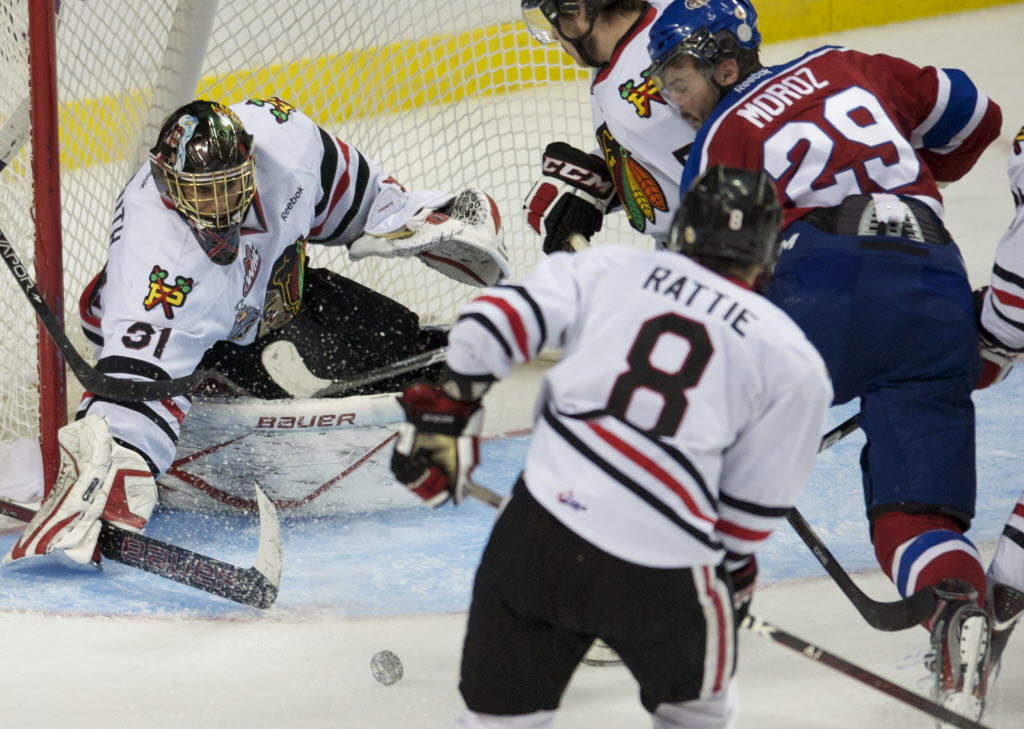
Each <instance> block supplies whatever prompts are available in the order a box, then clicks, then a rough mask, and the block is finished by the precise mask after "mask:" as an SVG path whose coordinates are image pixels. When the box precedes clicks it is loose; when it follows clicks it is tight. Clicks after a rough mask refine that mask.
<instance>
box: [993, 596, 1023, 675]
mask: <svg viewBox="0 0 1024 729" xmlns="http://www.w3.org/2000/svg"><path fill="white" fill-rule="evenodd" d="M988 606H989V613H990V614H991V620H992V644H991V646H990V648H989V659H988V666H989V669H988V676H989V680H990V681H994V680H995V678H996V676H997V675H998V674H999V659H1000V658H1001V657H1002V655H1003V649H1004V648H1006V643H1007V641H1009V640H1010V633H1012V632H1013V628H1014V626H1016V625H1017V623H1019V622H1020V618H1021V615H1024V592H1021V591H1020V590H1017V589H1014V588H1012V587H1010V586H1009V585H1004V584H1002V583H998V582H997V583H995V584H991V583H990V585H989V597H988Z"/></svg>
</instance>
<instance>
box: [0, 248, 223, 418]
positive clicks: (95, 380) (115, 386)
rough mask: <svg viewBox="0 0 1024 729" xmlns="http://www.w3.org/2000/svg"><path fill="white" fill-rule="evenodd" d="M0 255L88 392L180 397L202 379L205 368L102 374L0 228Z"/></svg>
mask: <svg viewBox="0 0 1024 729" xmlns="http://www.w3.org/2000/svg"><path fill="white" fill-rule="evenodd" d="M0 258H3V259H4V263H6V264H7V268H8V269H9V270H10V272H11V273H12V274H13V275H14V278H15V279H17V281H18V285H19V286H20V287H21V290H22V292H23V293H24V294H25V297H26V298H27V299H28V303H30V304H31V305H32V308H33V309H35V312H36V316H38V317H39V320H40V321H41V322H42V323H43V326H44V327H46V332H47V334H49V335H50V339H52V340H53V343H54V344H55V345H56V346H57V349H59V350H60V353H61V355H62V356H63V357H64V359H65V360H66V361H67V363H68V366H69V367H70V368H71V371H72V372H74V373H75V377H77V378H78V381H79V382H81V383H82V387H84V388H85V389H86V390H87V391H89V392H91V393H93V394H94V395H100V396H101V397H108V398H110V399H112V400H130V401H147V400H163V399H165V398H169V397H178V396H179V395H185V394H187V393H188V392H190V391H191V390H192V389H193V388H194V387H195V386H196V385H198V384H199V382H200V381H201V380H202V379H203V374H204V372H203V370H196V371H195V372H193V373H192V374H191V375H188V376H187V377H176V378H174V379H170V380H157V381H154V382H135V381H134V380H126V379H122V378H120V377H111V376H110V375H106V374H103V373H102V372H100V371H99V370H98V369H96V368H95V367H93V366H92V365H90V364H89V363H88V362H86V361H85V358H84V357H82V355H81V354H79V353H78V350H77V349H75V345H73V344H72V343H71V340H70V339H68V335H67V334H65V333H64V327H63V326H61V323H60V321H58V319H57V317H56V315H55V314H54V313H53V312H52V311H51V310H50V307H48V306H47V305H46V302H45V301H43V296H42V294H40V293H39V290H38V289H36V284H35V281H33V280H32V277H31V276H29V274H28V269H26V268H25V265H24V264H23V263H22V262H21V258H19V257H18V254H17V253H16V252H15V250H14V246H12V245H11V243H10V241H9V240H7V236H6V235H4V232H3V231H2V230H0Z"/></svg>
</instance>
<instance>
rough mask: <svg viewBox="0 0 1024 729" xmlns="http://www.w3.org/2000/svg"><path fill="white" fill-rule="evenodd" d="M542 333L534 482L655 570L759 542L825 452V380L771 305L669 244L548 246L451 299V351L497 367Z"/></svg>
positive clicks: (589, 530)
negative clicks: (545, 354)
mask: <svg viewBox="0 0 1024 729" xmlns="http://www.w3.org/2000/svg"><path fill="white" fill-rule="evenodd" d="M544 348H561V349H563V350H564V352H563V356H562V358H561V359H560V361H559V362H558V364H556V365H555V366H553V367H552V368H551V369H550V370H548V372H547V373H546V374H545V377H544V381H543V385H542V390H541V394H540V396H539V398H538V401H537V412H536V419H535V424H534V435H533V441H532V443H531V445H530V450H529V453H528V455H527V460H526V467H525V471H524V480H525V483H526V486H527V488H528V489H529V490H530V492H531V493H532V494H533V495H534V497H536V499H537V500H538V501H539V502H540V503H541V504H542V505H544V507H545V508H547V509H548V510H549V511H550V512H551V513H552V514H553V515H554V516H555V517H556V518H557V519H558V520H559V521H561V522H562V523H564V524H565V525H566V526H567V527H569V528H570V529H572V530H573V531H574V532H576V533H577V534H579V535H580V536H581V537H583V538H585V539H587V540H588V541H590V542H591V543H593V544H594V545H596V546H597V547H599V548H601V549H603V550H605V551H607V552H609V553H610V554H613V555H615V556H617V557H620V558H622V559H625V560H628V561H630V562H633V563H636V564H640V565H645V566H650V567H691V566H695V565H707V564H717V563H718V562H719V561H720V560H721V557H722V555H723V550H728V551H729V552H733V553H736V554H741V555H746V554H752V553H753V552H754V550H755V549H756V548H757V546H758V545H759V544H760V543H761V542H762V541H763V540H764V539H766V538H767V537H768V535H769V534H770V533H771V531H772V530H773V529H774V528H775V526H776V525H777V524H778V523H779V522H780V520H781V519H783V518H784V516H785V513H786V511H787V510H788V508H789V507H791V506H792V505H793V504H794V502H795V500H796V498H797V496H798V494H799V493H800V491H801V490H802V488H803V485H804V484H805V483H806V481H807V478H808V476H809V474H810V471H811V468H812V466H813V463H814V458H815V454H816V453H817V451H818V446H819V443H820V438H821V432H822V428H823V427H824V424H825V420H826V414H827V410H828V406H829V403H830V402H831V399H832V388H831V384H830V381H829V379H828V375H827V373H826V371H825V365H824V363H823V362H822V360H821V357H820V356H819V355H818V353H817V351H816V350H815V349H814V347H813V346H811V344H810V343H809V342H808V341H807V339H806V338H805V337H804V335H803V333H802V332H801V331H800V330H799V328H798V327H797V326H796V325H795V324H794V323H793V322H792V320H790V319H789V318H788V317H787V316H786V315H785V314H784V313H782V311H780V310H779V309H778V308H776V307H775V306H774V305H773V304H772V303H771V302H769V301H768V300H766V299H765V298H763V297H761V296H759V295H758V294H756V293H754V292H752V291H750V290H749V289H747V288H745V287H743V286H740V285H738V284H737V283H735V282H734V281H732V280H730V279H727V278H723V277H722V276H719V275H718V274H716V273H714V272H712V271H710V270H709V269H707V268H704V267H702V266H700V265H698V264H696V263H695V262H693V261H692V260H690V259H688V258H686V257H684V256H681V255H678V254H675V253H670V252H667V251H654V252H645V251H641V250H638V249H636V248H631V247H626V246H618V245H615V246H598V247H595V248H592V249H588V250H586V251H584V252H582V253H577V254H567V253H557V254H554V255H551V256H549V257H548V258H546V259H545V260H543V261H542V262H541V263H540V265H538V266H537V267H536V268H535V269H534V270H533V271H532V272H531V273H530V274H529V275H528V276H527V277H526V278H525V279H524V281H523V282H522V283H521V284H519V285H510V286H498V287H493V288H491V289H488V290H487V291H486V292H485V293H484V294H483V295H482V296H479V297H477V298H476V299H474V300H473V301H471V302H470V303H468V304H467V305H466V306H464V307H463V309H462V310H461V312H460V317H459V321H458V323H457V325H456V326H455V327H454V329H453V330H452V332H451V335H450V344H449V353H448V366H449V367H450V368H451V369H452V370H453V371H454V372H457V373H460V374H464V375H468V376H486V375H490V376H493V377H497V378H499V379H500V378H503V377H505V376H507V375H508V374H509V373H510V371H511V367H512V365H513V364H517V363H522V362H526V361H528V360H530V359H533V358H534V357H535V356H536V355H537V353H538V352H539V351H541V350H542V349H544Z"/></svg>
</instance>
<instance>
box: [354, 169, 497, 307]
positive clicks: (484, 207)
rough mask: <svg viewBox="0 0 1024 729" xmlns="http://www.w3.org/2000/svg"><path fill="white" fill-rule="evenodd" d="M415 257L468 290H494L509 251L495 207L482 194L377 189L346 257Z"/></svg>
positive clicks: (471, 189)
mask: <svg viewBox="0 0 1024 729" xmlns="http://www.w3.org/2000/svg"><path fill="white" fill-rule="evenodd" d="M367 256H381V257H383V258H395V257H406V258H407V257H411V256H416V257H418V258H419V259H420V260H421V261H422V262H423V263H424V264H426V265H427V266H429V267H430V268H433V269H434V270H436V271H439V272H441V273H443V274H444V275H446V276H448V277H449V278H453V279H455V280H456V281H458V282H460V283H465V284H470V285H471V286H481V287H483V286H493V285H494V284H496V283H500V282H502V281H504V280H506V279H507V278H508V277H509V260H508V249H507V248H506V247H505V232H504V230H502V227H501V214H500V213H499V212H498V206H497V204H496V203H495V202H494V200H493V199H492V198H491V196H490V195H488V194H487V193H485V192H482V191H481V190H477V189H476V188H472V187H471V188H469V189H467V190H464V191H462V192H460V193H459V194H458V195H449V194H448V193H441V192H436V191H433V190H427V191H420V192H412V193H407V192H405V191H404V190H400V189H399V188H395V187H393V186H390V185H389V186H387V187H385V188H384V189H382V190H381V193H380V194H379V195H378V197H377V200H376V201H375V202H374V205H373V209H372V210H371V211H370V215H369V217H368V219H367V222H366V228H365V229H364V234H363V235H362V236H360V237H359V238H357V239H356V240H355V241H353V242H352V245H351V246H350V247H349V257H350V258H351V259H352V260H354V261H358V260H360V259H363V258H366V257H367Z"/></svg>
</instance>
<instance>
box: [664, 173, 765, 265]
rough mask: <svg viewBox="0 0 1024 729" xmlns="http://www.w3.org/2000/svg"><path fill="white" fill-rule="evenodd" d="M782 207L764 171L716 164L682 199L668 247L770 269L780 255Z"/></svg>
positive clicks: (678, 251)
mask: <svg viewBox="0 0 1024 729" xmlns="http://www.w3.org/2000/svg"><path fill="white" fill-rule="evenodd" d="M781 222H782V206H781V205H780V204H779V198H778V195H777V194H776V191H775V183H774V182H772V179H771V178H770V177H769V176H768V175H767V174H766V173H765V172H764V171H762V170H756V171H755V170H744V169H739V168H737V167H723V166H721V165H716V166H714V167H711V168H709V169H708V170H707V171H705V172H704V174H702V175H701V176H700V177H698V178H697V179H696V180H695V181H694V183H693V185H692V186H691V187H690V189H689V190H687V192H686V194H684V195H683V199H682V204H681V205H680V207H679V210H678V212H677V213H676V216H675V219H674V220H673V221H672V231H671V233H670V236H669V240H668V243H666V246H665V247H666V248H668V249H669V250H672V251H676V252H677V253H682V254H683V255H685V256H690V257H694V256H708V257H713V258H722V259H726V260H731V261H735V262H737V263H741V264H747V265H756V266H765V267H770V266H772V265H773V264H774V263H775V259H776V258H778V255H779V245H780V242H779V226H780V224H781Z"/></svg>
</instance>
